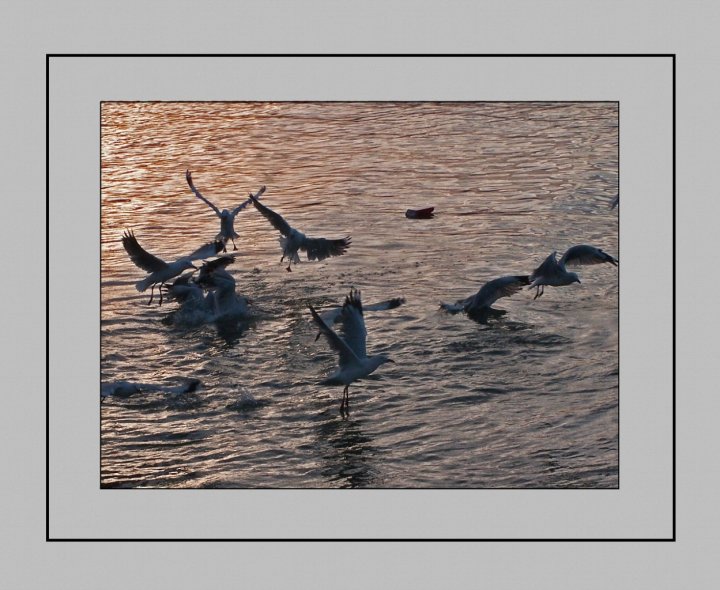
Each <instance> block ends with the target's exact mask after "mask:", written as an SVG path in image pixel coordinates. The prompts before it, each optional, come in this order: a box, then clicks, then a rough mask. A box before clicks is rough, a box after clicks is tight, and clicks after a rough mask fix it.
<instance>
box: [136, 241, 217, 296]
mask: <svg viewBox="0 0 720 590" xmlns="http://www.w3.org/2000/svg"><path fill="white" fill-rule="evenodd" d="M122 243H123V246H124V247H125V250H126V251H127V253H128V255H129V256H130V260H132V261H133V262H134V263H135V265H136V266H138V267H139V268H141V269H143V270H144V271H147V272H148V273H150V274H148V276H147V277H145V278H144V279H143V280H142V281H138V282H137V283H135V288H136V289H137V290H138V291H140V292H141V293H142V292H143V291H145V290H146V289H147V288H148V287H151V290H150V301H148V305H150V304H151V303H152V300H153V295H154V290H155V285H157V284H159V285H160V305H162V300H163V293H162V287H163V285H164V284H165V281H169V280H170V279H172V278H174V277H176V276H178V275H179V274H180V273H182V271H184V270H186V269H188V268H193V269H197V267H196V266H195V265H194V264H193V263H192V261H193V260H199V259H201V258H209V257H210V256H215V255H216V254H217V253H218V252H219V251H220V250H221V249H222V246H223V244H222V242H210V243H208V244H205V245H204V246H201V247H200V248H198V249H197V250H195V252H193V253H191V254H188V255H187V256H183V257H182V258H178V259H177V260H176V261H175V262H170V263H168V262H165V261H164V260H161V259H160V258H158V257H157V256H153V255H152V254H150V252H148V251H147V250H145V249H144V248H143V247H142V246H141V245H140V244H139V243H138V241H137V239H136V238H135V234H133V232H132V231H131V230H126V231H125V232H124V233H123V237H122Z"/></svg>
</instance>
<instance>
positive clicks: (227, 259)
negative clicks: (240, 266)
mask: <svg viewBox="0 0 720 590" xmlns="http://www.w3.org/2000/svg"><path fill="white" fill-rule="evenodd" d="M233 262H235V257H234V256H220V257H219V258H216V259H215V260H209V261H207V262H205V263H204V264H203V265H202V267H200V272H201V274H202V272H203V271H205V272H207V273H213V272H215V271H216V270H217V269H219V268H225V267H226V266H228V265H229V264H232V263H233Z"/></svg>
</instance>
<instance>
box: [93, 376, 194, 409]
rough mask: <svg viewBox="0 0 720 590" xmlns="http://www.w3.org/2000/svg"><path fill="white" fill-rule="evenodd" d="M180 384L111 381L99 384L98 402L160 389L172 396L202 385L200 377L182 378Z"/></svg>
mask: <svg viewBox="0 0 720 590" xmlns="http://www.w3.org/2000/svg"><path fill="white" fill-rule="evenodd" d="M182 381H184V383H182V384H181V385H175V386H172V385H157V384H154V383H134V382H132V381H113V382H110V383H102V384H101V385H100V402H101V403H102V401H103V400H104V399H105V398H108V397H117V398H128V397H130V396H132V395H135V394H137V393H150V392H155V391H161V392H163V393H168V394H170V395H173V396H177V395H182V394H184V393H194V392H195V391H197V390H198V388H199V387H200V386H201V385H202V382H201V381H200V379H195V378H194V377H190V378H184V379H182Z"/></svg>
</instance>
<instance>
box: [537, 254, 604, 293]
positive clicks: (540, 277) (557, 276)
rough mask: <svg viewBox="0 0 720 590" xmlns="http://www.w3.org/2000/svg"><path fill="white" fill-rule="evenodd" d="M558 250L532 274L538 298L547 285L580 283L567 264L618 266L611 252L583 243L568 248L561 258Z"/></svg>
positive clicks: (557, 285)
mask: <svg viewBox="0 0 720 590" xmlns="http://www.w3.org/2000/svg"><path fill="white" fill-rule="evenodd" d="M556 255H557V251H555V252H553V253H552V254H550V256H548V257H547V258H546V259H545V260H544V261H543V263H542V264H541V265H540V266H538V267H537V268H536V269H535V270H534V271H533V273H532V274H531V275H530V287H529V288H530V289H532V288H533V287H535V297H533V299H537V298H538V297H540V296H541V295H542V294H543V292H544V287H545V285H550V286H552V287H562V286H564V285H571V284H572V283H580V278H579V277H578V275H577V273H574V272H569V271H568V270H567V268H565V267H566V265H587V264H602V263H603V262H609V263H610V264H612V265H613V266H617V263H618V259H617V258H613V257H612V256H610V254H606V253H605V252H603V251H602V250H601V249H600V248H596V247H595V246H588V245H585V244H581V245H579V246H572V247H571V248H568V250H567V251H566V252H565V254H563V255H562V257H561V258H560V260H558V259H557V257H556Z"/></svg>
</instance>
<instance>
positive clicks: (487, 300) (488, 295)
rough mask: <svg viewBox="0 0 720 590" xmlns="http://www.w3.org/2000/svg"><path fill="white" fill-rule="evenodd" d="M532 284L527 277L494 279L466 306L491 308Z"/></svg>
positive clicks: (516, 276)
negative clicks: (524, 286)
mask: <svg viewBox="0 0 720 590" xmlns="http://www.w3.org/2000/svg"><path fill="white" fill-rule="evenodd" d="M529 284H530V277H528V276H527V275H511V276H506V277H500V278H499V279H493V280H492V281H488V282H487V283H485V284H484V285H483V286H482V288H481V289H480V290H479V291H478V292H477V293H476V294H475V296H474V297H472V298H471V299H470V301H469V302H468V303H467V304H466V305H465V307H466V309H467V308H473V307H489V306H491V305H492V304H493V303H495V302H496V301H497V300H498V299H501V298H502V297H510V296H511V295H514V294H515V293H517V292H518V291H520V290H522V288H523V285H529Z"/></svg>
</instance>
